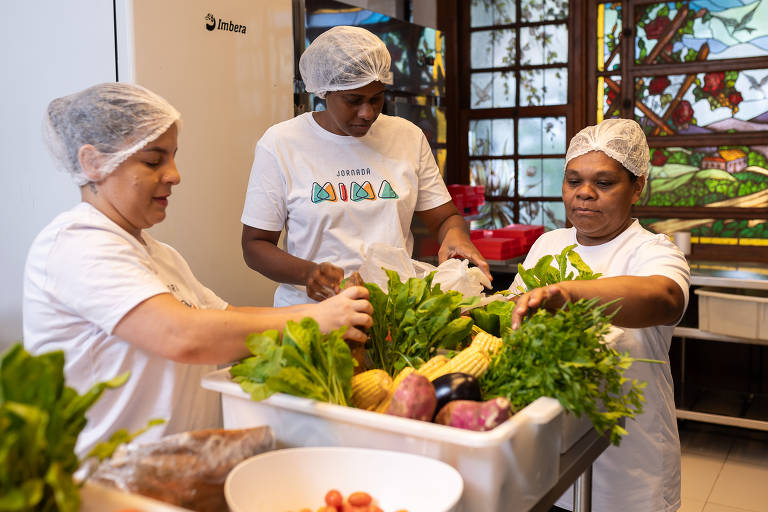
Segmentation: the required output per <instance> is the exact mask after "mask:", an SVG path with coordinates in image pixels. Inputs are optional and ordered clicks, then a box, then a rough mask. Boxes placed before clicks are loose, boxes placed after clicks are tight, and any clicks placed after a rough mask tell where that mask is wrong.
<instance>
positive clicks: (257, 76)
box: [0, 0, 294, 350]
mask: <svg viewBox="0 0 768 512" xmlns="http://www.w3.org/2000/svg"><path fill="white" fill-rule="evenodd" d="M5 13H6V15H7V16H9V18H8V19H9V21H11V22H10V23H9V24H8V25H7V27H6V29H4V31H3V33H2V35H0V42H2V49H0V52H2V53H0V59H2V60H0V64H1V65H2V67H3V70H4V72H3V74H4V77H5V79H4V80H2V81H0V82H2V83H0V97H2V100H0V101H2V118H3V120H4V121H5V122H4V123H2V124H1V125H0V165H1V166H2V173H1V174H0V180H2V181H0V186H2V189H3V191H4V192H5V200H4V201H2V202H0V214H1V215H2V219H3V221H2V223H0V237H2V239H3V240H4V243H3V244H2V248H1V249H0V250H1V251H2V253H0V254H1V255H2V265H1V266H0V282H1V283H2V286H0V289H1V290H2V292H0V293H2V296H0V350H2V349H3V348H4V347H6V346H8V345H10V344H11V343H13V342H14V341H19V340H20V339H21V322H22V320H21V300H22V275H23V265H24V260H25V258H26V253H27V250H28V248H29V245H30V244H31V242H32V239H33V238H34V237H35V236H36V234H37V233H38V232H39V231H40V229H42V227H43V226H44V225H45V224H47V223H48V222H50V220H51V219H53V217H55V216H56V215H57V214H58V213H60V212H62V211H64V210H66V209H68V208H70V207H71V206H73V205H74V204H76V203H77V202H78V201H79V191H78V189H77V187H76V185H75V184H74V182H72V181H71V180H70V179H69V178H68V177H67V176H66V175H64V174H63V173H61V172H58V171H56V170H55V169H54V165H53V162H52V161H51V159H50V158H49V157H48V155H47V151H46V149H45V147H44V145H43V143H42V139H41V136H40V125H41V120H42V116H43V112H44V110H45V107H46V105H47V104H48V102H49V101H50V100H51V99H53V98H55V97H58V96H62V95H65V94H69V93H72V92H75V91H78V90H81V89H83V88H85V87H88V86H90V85H93V84H95V83H99V82H106V81H115V80H117V81H121V82H133V83H138V84H140V85H143V86H146V87H148V88H149V89H152V90H153V91H155V92H157V93H159V94H160V95H161V96H164V97H165V98H166V99H168V100H169V101H170V102H171V103H172V104H173V105H174V106H175V107H176V108H177V109H178V110H179V111H180V112H181V114H182V128H181V131H180V133H179V150H178V154H177V158H176V163H177V166H178V168H179V171H180V174H181V183H180V185H178V186H176V187H174V190H173V195H172V196H171V197H170V201H169V205H168V210H167V217H166V219H165V220H164V221H163V222H162V223H160V224H158V225H156V226H155V227H153V228H151V230H150V232H151V233H152V235H153V236H155V238H157V239H158V240H161V241H164V242H166V243H169V244H170V245H172V246H173V247H175V248H176V249H177V250H179V252H181V254H182V255H183V256H184V257H185V259H186V260H187V261H188V263H189V265H190V267H191V268H192V271H193V272H194V274H195V275H196V276H197V277H198V279H199V280H200V281H201V282H202V283H203V284H205V285H206V286H208V287H209V288H211V289H212V290H214V291H215V292H216V293H217V294H218V295H220V296H221V297H222V298H223V299H225V300H227V301H229V302H230V303H232V304H234V305H261V306H268V305H271V304H272V296H273V293H274V289H275V287H276V285H275V284H274V283H273V282H272V281H270V280H268V279H266V278H264V277H263V276H260V275H259V274H257V273H256V272H254V271H252V270H250V269H249V268H247V266H246V265H245V263H244V261H243V257H242V250H241V245H240V235H241V230H242V225H241V223H240V214H241V212H242V205H243V200H244V197H245V191H246V186H247V182H248V176H249V173H250V167H251V162H252V157H253V150H254V147H255V144H256V142H257V141H258V139H259V137H261V135H262V134H263V133H264V131H265V130H266V129H267V128H268V127H269V126H271V125H272V124H274V123H277V122H280V121H283V120H286V119H288V118H290V117H292V116H293V114H294V106H293V78H294V77H293V21H292V5H291V0H259V1H247V0H218V1H216V2H203V1H201V0H162V1H159V2H158V1H154V0H113V1H107V0H73V1H72V2H59V1H57V0H29V1H22V0H15V1H13V2H8V4H7V5H6V9H5Z"/></svg>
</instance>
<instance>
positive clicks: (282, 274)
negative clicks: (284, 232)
mask: <svg viewBox="0 0 768 512" xmlns="http://www.w3.org/2000/svg"><path fill="white" fill-rule="evenodd" d="M243 257H244V258H245V263H246V264H247V265H248V266H249V267H250V268H252V269H253V270H255V271H257V272H259V273H261V274H263V275H264V276H266V277H268V278H270V279H272V280H273V281H277V282H278V283H287V284H300V285H304V284H306V283H307V278H308V276H309V275H310V274H311V273H312V271H313V270H314V268H315V266H316V264H315V263H313V262H311V261H307V260H304V259H301V258H297V257H296V256H292V255H291V254H288V253H287V252H285V251H284V250H282V249H281V248H279V247H278V246H277V245H275V244H273V243H272V242H270V241H267V240H249V241H247V242H245V244H244V246H243Z"/></svg>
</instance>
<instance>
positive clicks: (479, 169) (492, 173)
mask: <svg viewBox="0 0 768 512" xmlns="http://www.w3.org/2000/svg"><path fill="white" fill-rule="evenodd" d="M469 184H470V185H473V186H484V187H485V195H486V196H490V197H493V196H496V197H499V196H501V197H511V196H514V195H515V161H514V160H506V159H505V160H471V161H470V162H469Z"/></svg>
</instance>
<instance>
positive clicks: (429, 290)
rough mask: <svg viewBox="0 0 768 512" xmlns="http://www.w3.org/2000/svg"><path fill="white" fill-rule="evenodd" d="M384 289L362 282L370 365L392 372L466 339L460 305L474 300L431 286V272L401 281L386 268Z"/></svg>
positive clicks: (466, 323) (468, 327) (467, 329)
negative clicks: (369, 309) (369, 317)
mask: <svg viewBox="0 0 768 512" xmlns="http://www.w3.org/2000/svg"><path fill="white" fill-rule="evenodd" d="M385 271H386V273H387V276H389V281H388V284H387V288H388V290H389V293H384V292H383V291H382V290H381V288H379V286H378V285H376V284H374V283H365V284H364V286H365V287H366V288H368V291H369V292H370V301H371V304H372V305H373V327H371V329H370V330H369V334H370V341H369V342H368V343H367V344H366V348H367V354H368V357H369V358H370V359H371V361H372V363H373V367H374V368H381V369H383V370H385V371H386V372H387V373H389V374H390V375H395V374H397V372H399V371H400V370H401V369H402V368H404V367H405V366H413V367H418V366H419V365H421V364H422V363H423V362H424V361H426V360H427V359H429V358H430V357H432V356H433V355H435V352H436V351H437V349H438V348H445V349H449V350H453V349H455V348H457V347H458V346H459V345H460V344H461V343H462V342H464V341H466V340H468V339H469V335H470V333H471V330H472V324H473V321H472V319H471V318H470V317H466V316H461V310H462V308H464V307H468V306H472V305H474V304H476V303H477V300H478V299H477V298H476V297H472V298H468V299H465V298H464V297H463V296H462V294H461V293H459V292H457V291H453V290H449V291H447V292H443V291H442V290H440V285H439V284H435V285H434V286H432V279H433V278H434V274H435V273H434V272H432V273H430V274H429V275H427V276H426V277H424V278H415V277H412V278H409V279H408V280H407V281H406V282H405V283H403V282H401V281H400V276H399V275H398V273H397V272H395V271H393V270H387V269H385Z"/></svg>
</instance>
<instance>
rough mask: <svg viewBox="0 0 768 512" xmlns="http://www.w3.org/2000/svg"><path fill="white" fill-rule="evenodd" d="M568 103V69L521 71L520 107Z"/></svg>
mask: <svg viewBox="0 0 768 512" xmlns="http://www.w3.org/2000/svg"><path fill="white" fill-rule="evenodd" d="M567 101H568V68H546V69H523V70H521V71H520V105H521V106H529V105H562V104H565V103H567Z"/></svg>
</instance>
